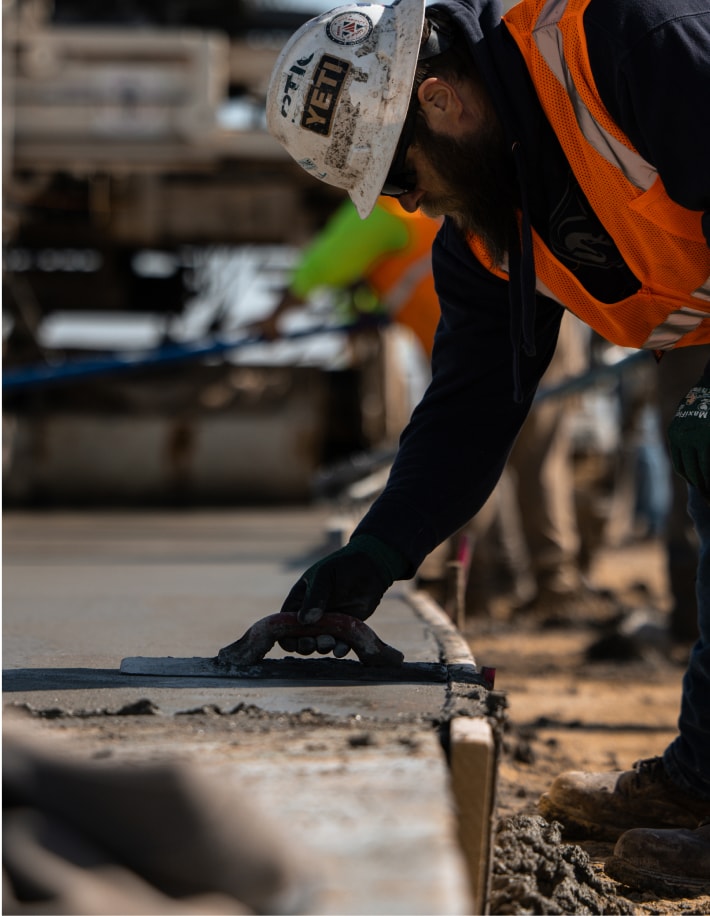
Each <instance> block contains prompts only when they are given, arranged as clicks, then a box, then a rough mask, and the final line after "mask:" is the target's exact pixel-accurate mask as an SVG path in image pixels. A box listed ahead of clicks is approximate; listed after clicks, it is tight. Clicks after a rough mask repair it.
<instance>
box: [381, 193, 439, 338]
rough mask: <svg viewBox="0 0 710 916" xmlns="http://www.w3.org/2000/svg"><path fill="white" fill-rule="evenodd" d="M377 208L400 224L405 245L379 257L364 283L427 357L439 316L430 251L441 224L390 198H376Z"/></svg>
mask: <svg viewBox="0 0 710 916" xmlns="http://www.w3.org/2000/svg"><path fill="white" fill-rule="evenodd" d="M377 206H378V207H382V208H383V209H385V210H387V211H388V212H390V213H393V214H394V215H395V216H396V217H397V219H399V220H401V222H402V223H403V224H404V225H405V227H406V229H407V233H408V235H409V242H408V244H407V246H406V248H404V249H400V250H399V251H397V252H392V251H388V252H387V253H386V254H383V256H382V257H381V258H380V259H379V260H378V261H377V262H376V263H375V265H374V266H373V267H372V268H371V269H370V270H368V271H367V275H366V279H367V281H368V283H369V284H370V285H371V286H372V288H373V289H374V290H375V293H376V294H377V297H378V299H379V300H380V301H381V302H382V303H383V304H384V306H385V308H386V309H387V312H388V313H389V314H390V315H392V316H393V317H395V318H396V321H397V324H402V325H405V326H406V327H408V328H411V330H412V331H413V332H414V334H416V336H417V337H418V338H419V340H420V342H421V344H422V346H423V347H424V349H425V350H426V352H427V353H428V354H429V355H431V350H432V346H433V344H434V332H435V331H436V327H437V325H438V323H439V316H440V309H439V299H438V297H437V295H436V290H435V289H434V277H433V274H432V269H431V248H432V245H433V244H434V238H435V237H436V233H437V232H438V231H439V227H440V225H441V221H440V220H434V219H430V218H429V217H428V216H424V214H423V213H420V212H419V211H418V210H417V211H416V212H415V213H407V212H406V211H405V210H403V209H402V207H401V206H400V205H399V203H398V202H397V200H395V199H394V198H387V197H380V198H379V199H378V201H377Z"/></svg>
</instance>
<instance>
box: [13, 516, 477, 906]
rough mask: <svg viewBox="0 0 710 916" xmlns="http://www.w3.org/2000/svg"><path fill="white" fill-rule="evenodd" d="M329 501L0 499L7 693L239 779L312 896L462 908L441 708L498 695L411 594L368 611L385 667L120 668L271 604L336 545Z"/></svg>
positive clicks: (83, 738)
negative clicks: (211, 505) (54, 504)
mask: <svg viewBox="0 0 710 916" xmlns="http://www.w3.org/2000/svg"><path fill="white" fill-rule="evenodd" d="M328 517H329V510H328V509H327V508H323V509H312V510H310V509H309V510H299V509H294V510H265V511H247V510H244V511H237V512H232V511H230V512H223V513H213V512H184V513H183V512H175V513H126V514H123V513H110V514H104V513H91V514H89V513H77V514H72V513H56V514H51V513H49V514H47V513H38V514H33V513H8V514H6V516H5V528H4V551H5V558H4V561H5V572H4V639H3V667H4V676H3V692H4V703H5V705H6V707H7V706H8V704H9V705H11V706H12V707H14V708H16V709H18V710H22V711H24V714H25V716H26V718H27V720H28V721H29V722H31V723H32V724H33V726H34V727H35V728H36V729H38V730H39V732H40V733H41V734H43V735H46V736H47V737H49V736H50V734H53V735H60V736H63V737H65V738H66V737H69V738H70V741H71V743H72V746H73V747H74V749H75V750H76V752H77V753H79V754H80V755H84V756H89V757H96V756H102V755H110V756H111V758H112V759H115V760H125V761H126V762H132V763H134V764H135V762H136V761H146V760H152V759H155V758H156V757H161V756H167V757H168V758H171V759H172V758H175V757H178V758H180V759H183V758H184V759H189V760H192V761H194V762H196V763H199V765H200V766H201V767H203V768H205V767H206V768H207V769H208V770H209V771H210V772H211V773H213V774H214V775H215V776H218V778H219V779H220V780H223V781H224V782H225V785H228V784H229V783H230V782H238V783H240V784H244V783H245V781H246V783H248V785H249V788H250V794H251V796H252V798H253V799H255V800H256V801H257V802H259V803H261V804H262V805H263V808H264V812H265V816H267V815H268V816H269V817H270V818H271V819H274V820H276V821H281V822H282V823H284V822H287V823H288V824H289V830H292V831H293V833H294V842H295V844H296V846H297V847H298V848H299V849H301V850H302V851H304V852H305V853H306V858H309V859H311V860H312V859H313V858H314V857H315V858H316V859H318V860H319V861H322V862H323V867H322V868H319V869H317V870H316V871H317V881H316V891H315V895H314V897H313V900H312V901H311V903H310V904H309V912H311V913H321V912H323V913H325V912H328V913H333V914H335V913H398V912H402V913H412V914H413V913H463V912H469V911H470V910H471V898H470V888H469V886H468V877H467V873H466V869H465V866H464V863H463V861H462V858H461V853H460V848H459V846H458V841H457V835H456V830H457V826H456V821H455V816H454V805H453V800H452V798H451V793H450V788H449V774H448V768H447V763H446V758H445V754H444V751H443V749H442V745H441V741H440V738H441V735H442V733H444V732H445V726H446V723H447V722H448V721H449V720H450V719H451V718H452V717H454V716H457V715H468V716H486V715H489V714H494V707H495V703H493V702H492V701H491V695H490V692H489V691H488V690H487V689H486V688H485V687H484V686H482V675H481V673H480V672H479V671H478V670H477V669H476V666H475V663H474V659H473V658H472V657H471V656H470V653H469V652H468V649H467V648H466V646H465V644H464V643H463V641H462V640H460V639H459V638H458V635H457V634H456V633H455V631H453V628H452V627H451V626H450V625H449V624H448V621H446V620H445V619H444V618H443V615H441V614H440V612H438V611H435V610H434V611H432V608H431V606H429V605H428V604H427V603H426V602H422V600H421V596H417V595H412V594H411V593H410V592H408V590H407V588H406V587H404V586H401V585H396V586H395V587H393V589H392V590H391V591H390V592H389V593H388V595H387V596H386V597H385V599H384V601H383V602H382V605H381V607H380V608H379V609H378V611H377V612H376V614H375V615H374V617H373V618H372V619H371V620H370V621H369V622H370V623H371V624H372V626H373V628H374V629H375V631H376V632H377V634H378V636H380V638H381V639H383V640H384V641H385V642H387V643H388V644H390V645H392V646H395V647H396V648H398V649H400V650H401V651H402V652H404V655H405V663H404V665H403V667H402V669H400V670H399V671H397V670H393V671H389V670H387V671H381V672H378V671H375V670H373V669H363V668H362V666H360V663H359V662H356V661H353V660H351V658H349V659H343V660H335V659H332V657H331V658H318V657H312V658H309V659H293V660H292V661H287V660H285V659H283V653H282V652H281V651H280V650H278V649H276V650H274V651H272V652H271V653H269V658H268V659H267V660H266V662H265V663H264V666H263V671H261V672H259V673H257V676H254V675H253V674H252V676H250V677H244V678H234V677H194V676H188V677H184V676H183V677H174V676H173V677H163V676H159V677H156V676H149V675H128V674H123V673H121V672H120V670H119V668H120V663H121V660H122V659H124V658H126V657H134V656H143V657H148V658H155V659H160V658H165V657H166V656H173V657H177V658H185V657H193V656H196V657H199V658H208V659H209V658H211V657H214V656H215V655H216V653H217V651H218V650H219V649H220V648H221V647H222V646H225V645H227V644H229V643H231V642H233V641H234V640H235V639H236V638H238V637H239V636H241V635H242V633H243V632H244V631H245V630H246V629H247V628H248V627H249V626H250V625H251V624H252V623H254V621H255V620H257V619H259V618H261V617H264V616H267V615H269V614H273V613H275V612H276V611H278V610H279V607H280V603H281V601H282V600H283V597H284V596H285V594H286V593H287V592H288V590H289V589H290V587H291V586H292V585H293V584H294V582H295V580H296V578H297V577H298V575H299V573H300V572H302V571H303V569H305V568H306V566H307V565H309V563H311V562H312V561H314V560H315V559H316V558H317V557H318V556H320V555H321V554H322V553H324V552H325V551H326V550H327V549H329V548H330V547H331V546H332V544H331V543H327V538H326V535H325V532H326V530H327V527H328V526H327V522H328ZM284 666H285V667H284ZM318 666H320V667H318ZM274 670H279V671H280V674H279V676H273V673H274ZM286 774H288V775H286ZM346 825H347V829H346Z"/></svg>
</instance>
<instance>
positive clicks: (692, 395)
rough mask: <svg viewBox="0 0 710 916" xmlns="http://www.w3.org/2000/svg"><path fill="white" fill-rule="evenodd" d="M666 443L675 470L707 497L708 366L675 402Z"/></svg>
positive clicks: (709, 448) (709, 473)
mask: <svg viewBox="0 0 710 916" xmlns="http://www.w3.org/2000/svg"><path fill="white" fill-rule="evenodd" d="M668 445H669V448H670V453H671V461H672V462H673V468H674V470H675V471H676V473H677V474H680V476H681V477H683V478H685V480H687V481H688V483H689V484H692V486H694V487H697V488H698V490H700V492H701V493H702V494H703V496H704V497H705V499H708V500H710V367H709V368H706V370H705V374H704V375H703V377H702V378H701V379H700V381H699V382H698V383H697V385H695V387H694V388H691V389H690V391H689V392H688V393H687V394H686V396H685V397H684V398H683V400H682V401H681V402H680V404H679V405H678V409H677V411H676V414H675V416H674V417H673V420H672V421H671V424H670V426H669V427H668Z"/></svg>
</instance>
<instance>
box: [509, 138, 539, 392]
mask: <svg viewBox="0 0 710 916" xmlns="http://www.w3.org/2000/svg"><path fill="white" fill-rule="evenodd" d="M512 152H513V161H514V162H515V172H516V176H517V179H518V187H519V190H520V204H521V214H520V224H519V226H518V225H517V224H515V225H514V226H513V228H512V231H511V234H510V244H509V250H508V257H509V270H510V274H509V277H510V283H509V291H508V298H509V302H510V337H511V342H512V345H513V396H514V398H515V402H516V403H517V404H520V403H521V402H522V400H523V391H522V385H521V379H520V348H521V344H522V349H523V352H524V353H525V355H526V356H534V355H535V257H534V252H533V238H532V229H531V227H530V211H529V207H528V195H527V186H526V181H525V172H524V164H523V156H522V148H521V146H520V143H519V142H518V141H517V140H516V141H515V143H513V146H512Z"/></svg>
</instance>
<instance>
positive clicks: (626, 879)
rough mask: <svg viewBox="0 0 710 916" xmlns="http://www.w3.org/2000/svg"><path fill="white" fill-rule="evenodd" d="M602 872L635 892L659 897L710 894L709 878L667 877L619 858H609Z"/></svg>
mask: <svg viewBox="0 0 710 916" xmlns="http://www.w3.org/2000/svg"><path fill="white" fill-rule="evenodd" d="M604 871H605V872H606V873H607V875H609V877H610V878H613V879H614V880H615V881H619V882H620V883H621V884H626V885H628V887H632V888H634V889H635V890H641V891H653V892H654V893H655V894H658V895H659V896H661V897H697V896H698V895H700V894H710V879H709V878H687V877H681V876H678V875H668V874H665V875H664V874H663V873H662V872H660V873H659V872H657V871H651V870H650V869H648V868H641V867H639V866H637V865H632V864H631V863H630V862H628V861H627V860H626V859H622V858H620V857H619V856H611V858H609V859H607V860H606V862H605V863H604Z"/></svg>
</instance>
